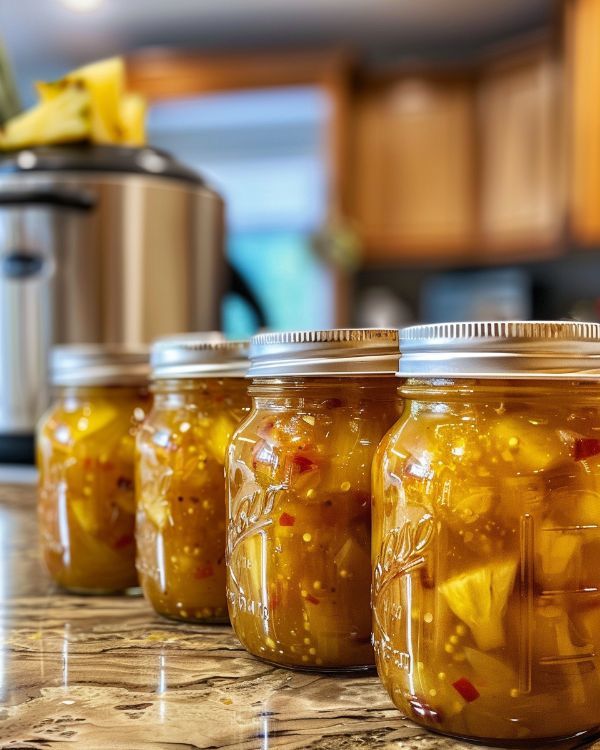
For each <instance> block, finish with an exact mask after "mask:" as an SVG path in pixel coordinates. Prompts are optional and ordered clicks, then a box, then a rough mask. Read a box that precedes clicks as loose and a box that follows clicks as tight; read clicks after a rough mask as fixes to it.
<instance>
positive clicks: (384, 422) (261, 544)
mask: <svg viewBox="0 0 600 750" xmlns="http://www.w3.org/2000/svg"><path fill="white" fill-rule="evenodd" d="M280 387H281V390H282V396H281V397H280V398H277V397H273V396H271V398H270V397H269V395H268V388H269V386H268V385H267V386H266V387H265V386H264V385H258V384H255V385H254V386H253V388H252V389H251V392H253V393H254V395H255V399H256V401H255V404H256V406H255V409H254V411H253V413H252V415H251V417H250V418H249V419H248V420H247V421H246V422H245V423H244V424H243V426H242V428H241V429H240V430H239V431H238V432H237V433H236V436H235V441H234V443H233V445H232V447H231V450H230V453H229V462H228V476H229V479H228V482H229V490H228V494H229V502H230V506H229V513H230V518H229V546H228V550H229V568H230V571H229V603H230V613H231V620H232V624H233V626H234V628H235V631H236V634H237V636H238V638H239V639H240V640H241V641H242V643H243V645H244V646H245V647H246V648H247V649H248V650H249V651H250V652H251V653H253V654H256V655H259V656H262V657H263V658H265V659H267V660H269V661H274V662H277V663H284V664H286V665H288V666H295V667H305V668H310V667H312V668H315V667H316V668H327V669H336V668H350V667H364V666H368V665H370V664H373V651H372V646H371V608H370V603H369V591H370V583H371V568H370V550H371V544H370V541H371V462H372V459H373V455H374V453H375V449H376V448H377V445H378V443H379V441H380V439H381V437H382V435H383V434H384V432H385V430H386V429H387V428H388V427H389V426H390V424H392V423H393V422H394V420H395V418H396V416H397V409H396V390H397V383H396V382H395V380H394V378H387V379H381V378H379V379H376V381H369V382H365V381H361V382H354V383H351V384H350V383H341V382H337V383H330V384H329V383H327V382H326V381H323V380H321V381H319V380H316V379H315V382H313V381H311V382H310V383H306V382H304V383H296V384H295V385H294V384H289V383H286V384H284V385H282V386H280Z"/></svg>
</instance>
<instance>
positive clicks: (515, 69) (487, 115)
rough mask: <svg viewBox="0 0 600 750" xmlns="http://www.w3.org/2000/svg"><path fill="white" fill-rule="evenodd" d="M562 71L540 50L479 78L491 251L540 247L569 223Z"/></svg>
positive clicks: (482, 221)
mask: <svg viewBox="0 0 600 750" xmlns="http://www.w3.org/2000/svg"><path fill="white" fill-rule="evenodd" d="M599 28H600V27H599ZM560 84H561V73H560V66H559V63H558V61H557V59H556V58H555V57H554V55H552V54H551V52H550V51H547V50H545V49H541V50H539V51H535V52H532V53H530V54H527V55H525V56H522V57H520V56H516V58H508V59H507V60H505V61H503V62H501V63H497V64H495V65H493V66H490V67H489V68H484V69H483V71H482V73H481V76H480V80H479V85H478V93H477V105H478V108H477V109H478V117H477V124H478V128H477V130H478V136H479V155H478V161H479V165H480V167H479V175H480V180H479V194H480V210H479V227H480V239H481V246H482V247H483V249H484V250H489V251H492V252H495V251H497V252H500V253H507V252H508V253H510V252H514V251H516V252H518V253H519V254H533V253H535V252H536V251H537V250H539V249H543V248H546V247H547V246H548V245H551V244H553V243H555V242H556V241H557V239H558V238H559V237H560V235H561V232H562V228H563V224H564V158H563V154H564V144H563V133H564V128H563V123H562V115H561V111H562V108H561V85H560Z"/></svg>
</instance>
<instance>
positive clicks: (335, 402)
mask: <svg viewBox="0 0 600 750" xmlns="http://www.w3.org/2000/svg"><path fill="white" fill-rule="evenodd" d="M343 405H344V402H343V401H342V399H341V398H328V399H326V400H325V401H323V404H322V406H323V407H324V408H325V409H339V408H340V406H343Z"/></svg>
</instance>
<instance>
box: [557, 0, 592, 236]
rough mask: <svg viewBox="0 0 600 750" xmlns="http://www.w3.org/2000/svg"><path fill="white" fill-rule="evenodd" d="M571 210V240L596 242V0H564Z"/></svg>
mask: <svg viewBox="0 0 600 750" xmlns="http://www.w3.org/2000/svg"><path fill="white" fill-rule="evenodd" d="M565 5H566V24H565V27H566V45H565V46H566V57H567V76H566V94H567V96H566V102H567V111H568V113H569V127H568V134H569V150H568V151H569V162H570V171H569V214H570V229H571V232H572V234H573V236H574V238H575V240H576V241H577V242H578V243H580V244H584V245H594V246H596V247H597V246H598V243H600V0H567V2H566V3H565Z"/></svg>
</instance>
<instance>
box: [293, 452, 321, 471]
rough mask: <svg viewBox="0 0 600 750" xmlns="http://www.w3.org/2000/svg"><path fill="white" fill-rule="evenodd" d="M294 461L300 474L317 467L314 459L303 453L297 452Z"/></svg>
mask: <svg viewBox="0 0 600 750" xmlns="http://www.w3.org/2000/svg"><path fill="white" fill-rule="evenodd" d="M292 463H293V465H294V466H295V467H296V469H297V470H298V472H299V473H300V474H304V472H305V471H311V470H312V469H315V468H316V467H317V465H316V463H315V462H314V461H311V460H310V458H308V457H307V456H303V455H302V454H301V453H296V455H295V456H294V457H293V458H292Z"/></svg>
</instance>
